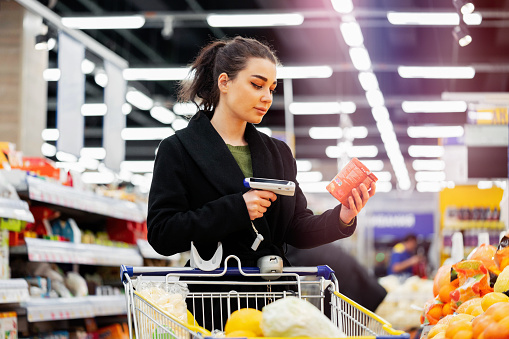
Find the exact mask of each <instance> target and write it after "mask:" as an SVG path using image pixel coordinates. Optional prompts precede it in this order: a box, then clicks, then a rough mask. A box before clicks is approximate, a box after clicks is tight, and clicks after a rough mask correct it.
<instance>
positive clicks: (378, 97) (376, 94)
mask: <svg viewBox="0 0 509 339" xmlns="http://www.w3.org/2000/svg"><path fill="white" fill-rule="evenodd" d="M366 99H368V104H369V106H370V107H380V106H384V105H385V100H384V95H383V94H382V92H381V91H380V90H379V89H373V90H371V91H367V92H366Z"/></svg>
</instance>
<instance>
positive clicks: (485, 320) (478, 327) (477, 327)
mask: <svg viewBox="0 0 509 339" xmlns="http://www.w3.org/2000/svg"><path fill="white" fill-rule="evenodd" d="M494 322H495V319H493V317H492V316H491V315H488V314H483V315H481V316H479V317H476V318H475V319H474V321H472V329H473V331H474V338H479V336H480V335H481V334H482V333H483V332H484V330H485V329H486V328H487V327H488V326H489V325H491V324H492V323H494Z"/></svg>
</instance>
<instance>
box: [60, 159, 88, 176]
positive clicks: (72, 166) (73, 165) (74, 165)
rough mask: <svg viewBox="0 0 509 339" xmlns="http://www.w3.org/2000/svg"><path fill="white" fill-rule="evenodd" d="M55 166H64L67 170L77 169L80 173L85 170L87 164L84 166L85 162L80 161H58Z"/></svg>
mask: <svg viewBox="0 0 509 339" xmlns="http://www.w3.org/2000/svg"><path fill="white" fill-rule="evenodd" d="M55 166H56V167H57V168H63V169H65V170H66V171H76V172H80V173H83V172H85V166H83V164H80V163H79V162H74V161H73V162H65V161H57V162H55Z"/></svg>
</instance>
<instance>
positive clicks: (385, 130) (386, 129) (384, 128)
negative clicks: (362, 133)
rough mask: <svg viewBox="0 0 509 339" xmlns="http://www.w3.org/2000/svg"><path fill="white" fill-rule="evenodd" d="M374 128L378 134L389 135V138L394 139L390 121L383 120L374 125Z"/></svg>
mask: <svg viewBox="0 0 509 339" xmlns="http://www.w3.org/2000/svg"><path fill="white" fill-rule="evenodd" d="M376 127H377V128H378V131H379V132H380V134H390V135H391V136H394V137H396V134H394V125H393V124H392V122H391V121H390V120H383V121H379V122H377V123H376Z"/></svg>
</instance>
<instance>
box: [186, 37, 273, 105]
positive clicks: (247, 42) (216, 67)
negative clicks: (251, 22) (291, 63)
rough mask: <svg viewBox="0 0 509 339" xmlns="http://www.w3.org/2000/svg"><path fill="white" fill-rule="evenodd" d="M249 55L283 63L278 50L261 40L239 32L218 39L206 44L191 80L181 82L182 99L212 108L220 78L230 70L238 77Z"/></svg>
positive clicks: (230, 77)
mask: <svg viewBox="0 0 509 339" xmlns="http://www.w3.org/2000/svg"><path fill="white" fill-rule="evenodd" d="M249 58H262V59H267V60H269V61H272V62H273V63H274V64H275V65H279V60H278V59H277V57H276V55H275V53H274V51H273V50H272V49H271V48H270V47H269V46H267V45H265V44H263V43H261V42H260V41H258V40H255V39H250V38H243V37H240V36H236V37H234V38H232V39H222V40H217V41H214V42H212V43H210V44H208V45H207V46H205V47H203V48H202V50H201V51H200V53H199V54H198V56H197V57H196V59H195V60H194V62H193V63H192V64H191V72H190V74H192V76H194V78H192V79H191V81H190V83H186V82H185V81H183V82H181V83H180V86H179V93H178V101H179V102H187V101H193V102H194V103H195V104H196V105H197V106H198V105H199V106H202V107H203V109H204V110H206V111H212V110H213V109H214V108H215V107H217V104H218V102H219V87H218V85H217V79H218V77H219V75H220V74H221V73H226V74H227V75H228V78H229V79H234V78H235V77H236V76H237V74H238V73H239V72H240V71H242V70H243V69H244V68H245V67H246V64H247V61H248V59H249ZM197 97H198V98H200V99H201V102H199V103H197V102H196V101H195V100H196V98H197Z"/></svg>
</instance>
